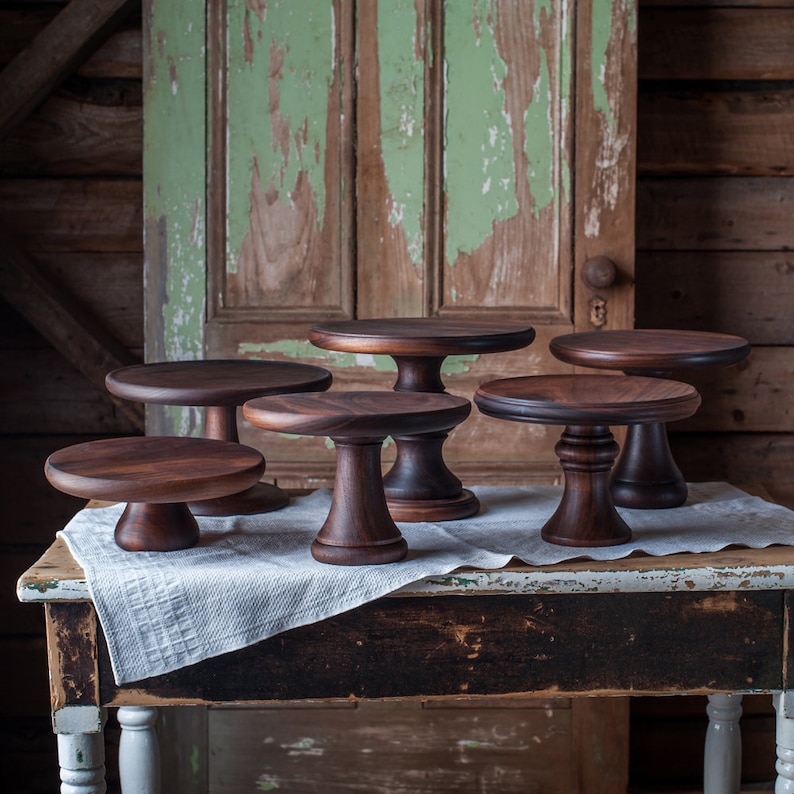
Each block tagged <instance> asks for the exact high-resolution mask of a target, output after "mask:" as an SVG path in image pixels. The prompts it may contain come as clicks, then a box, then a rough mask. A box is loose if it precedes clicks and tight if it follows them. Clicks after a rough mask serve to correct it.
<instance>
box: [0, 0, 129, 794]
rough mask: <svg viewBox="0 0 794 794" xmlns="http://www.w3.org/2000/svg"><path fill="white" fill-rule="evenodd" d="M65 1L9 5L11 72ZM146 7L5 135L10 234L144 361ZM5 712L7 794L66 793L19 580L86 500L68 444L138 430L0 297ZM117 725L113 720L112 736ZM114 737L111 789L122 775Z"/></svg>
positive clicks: (31, 617)
mask: <svg viewBox="0 0 794 794" xmlns="http://www.w3.org/2000/svg"><path fill="white" fill-rule="evenodd" d="M64 6H65V4H64V3H63V2H57V1H56V2H47V3H45V2H34V1H33V0H25V1H23V2H0V69H3V68H5V67H6V66H7V65H8V64H9V63H11V62H12V61H13V59H14V58H15V57H16V56H17V55H19V54H20V53H21V52H23V51H24V50H25V48H26V47H28V46H29V45H31V44H32V43H33V42H34V39H35V37H36V35H37V34H39V33H40V32H41V31H42V30H44V29H45V27H46V26H47V25H48V23H49V22H50V21H51V20H53V19H54V18H55V17H56V15H57V14H58V13H59V12H60V11H61V10H62V9H63V8H64ZM141 158H142V112H141V24H140V9H137V11H136V10H135V9H133V10H132V15H131V16H130V17H129V18H128V19H127V20H126V21H125V22H124V23H123V24H122V26H121V27H120V28H119V29H118V30H117V31H116V32H115V33H114V34H113V35H112V36H111V37H110V38H109V39H108V40H107V41H106V43H104V44H102V45H101V46H99V48H98V49H97V50H96V52H95V53H94V54H93V55H92V56H91V57H90V58H88V60H86V61H85V62H84V63H82V64H81V65H80V66H79V67H78V69H77V71H76V73H74V74H73V75H72V76H71V77H69V78H68V79H67V80H66V82H64V83H62V84H61V86H60V87H59V88H58V89H57V90H56V91H55V92H54V93H53V94H52V95H51V96H50V97H49V98H47V99H46V100H45V101H44V102H43V103H42V104H41V105H40V106H39V107H38V109H36V110H35V111H34V112H33V113H32V115H30V116H29V118H28V119H27V120H26V121H25V122H24V123H23V124H22V125H21V126H18V127H17V128H16V129H15V130H13V131H12V132H11V134H10V135H8V136H5V137H3V138H2V139H0V226H2V228H3V232H4V233H5V234H8V235H11V236H12V237H13V238H14V239H15V240H16V242H17V243H18V244H19V245H20V247H21V248H22V250H23V251H24V253H25V255H26V256H27V257H29V258H30V259H31V260H32V261H33V262H34V263H35V264H36V265H38V266H39V268H40V269H41V271H42V272H43V273H44V274H45V276H46V277H48V278H50V279H51V280H52V281H53V282H54V284H56V285H57V286H58V288H59V289H60V290H61V292H62V294H63V295H68V296H69V297H70V300H73V301H74V304H75V306H76V307H77V312H78V316H79V319H80V320H81V321H86V320H87V319H88V318H89V317H90V318H91V319H92V321H96V323H98V324H99V325H101V326H102V327H103V328H104V329H105V330H106V331H107V332H108V335H109V336H112V337H114V338H115V339H117V340H118V341H119V342H120V343H121V345H122V346H123V347H125V348H126V349H128V350H129V351H130V352H131V353H132V355H133V356H137V357H141V356H142V350H143V256H142V250H143V245H142V217H141V195H142V185H141V171H142V167H141ZM0 372H2V376H0V406H1V407H2V410H1V411H0V434H2V441H0V465H1V466H2V477H0V505H1V507H0V510H2V513H1V515H2V522H0V526H1V527H2V535H1V536H0V615H2V619H1V621H0V656H2V658H3V660H4V662H3V669H4V673H5V676H6V679H5V680H6V681H7V682H9V683H10V684H11V685H10V686H7V687H6V695H5V697H4V698H3V699H2V703H1V704H0V747H2V749H1V750H0V755H2V761H3V763H2V764H0V765H1V766H2V768H3V769H4V770H5V772H4V782H3V790H4V791H9V792H15V794H17V793H19V794H21V793H22V792H25V793H27V792H30V794H38V793H39V792H42V793H43V792H53V791H57V790H58V768H57V759H56V754H55V741H54V737H53V736H52V733H51V729H50V725H49V700H48V685H47V666H46V653H45V645H44V631H43V629H44V621H43V613H42V611H41V609H40V608H38V607H35V606H34V607H31V606H30V605H22V604H19V603H18V602H17V600H16V597H15V593H14V584H15V581H16V579H17V577H18V576H19V574H20V573H21V572H22V571H23V570H24V569H25V568H27V567H28V565H30V563H32V562H33V561H34V560H35V559H36V558H37V557H38V556H39V555H40V554H41V552H42V551H43V550H44V549H45V548H46V546H47V545H49V543H50V542H51V541H52V539H53V536H54V533H55V531H56V530H57V529H58V528H59V527H61V526H63V524H64V523H65V522H66V521H67V520H68V519H69V517H70V516H71V515H72V514H73V513H74V512H75V510H76V509H78V508H79V506H80V504H81V501H80V500H77V499H73V498H71V497H68V496H65V495H63V494H61V493H59V492H58V491H56V490H55V489H53V488H51V487H50V486H49V484H48V483H47V482H46V480H45V479H44V474H43V465H44V460H45V459H46V457H47V455H48V454H49V453H50V452H52V451H54V450H56V449H58V448H60V447H63V446H67V445H69V444H72V443H78V442H81V441H85V440H89V439H93V438H100V437H103V436H108V435H120V434H129V433H131V432H135V428H134V426H133V425H132V424H131V422H130V420H129V419H128V418H127V417H126V416H125V415H124V414H123V413H122V412H121V411H119V410H118V408H117V407H115V406H114V405H113V404H112V403H111V402H110V401H109V400H108V399H107V397H106V396H105V395H104V394H103V393H102V392H101V391H100V390H98V389H97V388H96V387H95V386H93V385H92V384H91V383H89V381H88V380H87V379H86V378H85V377H84V376H83V375H81V374H80V373H79V372H78V370H77V369H76V368H75V367H74V366H72V365H71V364H69V363H68V362H67V361H66V359H65V358H64V357H63V356H62V355H61V354H59V353H58V352H56V350H55V349H54V348H53V347H52V345H51V344H49V343H48V342H46V341H45V340H44V338H43V337H42V335H41V334H40V333H38V332H37V331H36V330H34V329H33V328H32V327H31V325H29V324H28V322H26V321H25V320H24V319H23V318H22V316H21V315H20V314H19V313H18V311H17V310H16V309H15V308H13V307H12V306H11V305H9V304H8V303H7V302H5V301H4V300H3V299H2V298H0ZM112 725H113V721H112V720H111V726H112ZM116 735H117V732H116V731H115V730H113V728H111V731H110V733H109V739H108V741H109V745H110V747H111V749H110V751H109V753H108V756H109V781H110V784H111V786H110V790H111V791H113V790H114V785H115V784H114V781H115V780H116V777H117V776H116V773H115V771H114V765H115V761H114V755H115V753H113V752H112V745H113V743H114V741H115V737H116Z"/></svg>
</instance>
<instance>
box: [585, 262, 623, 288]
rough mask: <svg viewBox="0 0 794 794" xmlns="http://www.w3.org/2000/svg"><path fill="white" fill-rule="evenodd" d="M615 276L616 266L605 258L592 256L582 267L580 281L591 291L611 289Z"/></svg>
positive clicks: (616, 273) (616, 272)
mask: <svg viewBox="0 0 794 794" xmlns="http://www.w3.org/2000/svg"><path fill="white" fill-rule="evenodd" d="M617 275H618V269H617V266H616V265H615V263H614V262H613V261H612V260H611V259H610V258H609V257H607V256H594V257H593V258H592V259H588V260H587V261H586V262H585V263H584V265H583V266H582V280H583V281H584V283H585V284H587V286H588V287H591V288H592V289H606V288H607V287H611V286H612V285H613V284H614V283H615V279H616V278H617Z"/></svg>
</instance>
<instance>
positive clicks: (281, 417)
mask: <svg viewBox="0 0 794 794" xmlns="http://www.w3.org/2000/svg"><path fill="white" fill-rule="evenodd" d="M470 411H471V403H470V402H469V401H468V400H465V399H463V398H462V397H453V396H452V395H450V394H410V393H409V394H394V393H393V392H389V391H381V392H377V391H376V392H328V393H325V394H285V395H281V396H278V397H261V398H258V399H255V400H250V401H249V402H247V403H246V404H245V405H244V406H243V414H244V416H245V418H246V419H248V421H249V422H251V424H253V425H256V426H257V427H262V428H265V429H267V430H276V431H279V432H283V433H297V434H299V435H309V436H329V437H330V438H331V439H332V440H333V442H334V444H335V446H336V479H335V480H334V491H333V500H332V503H331V509H330V511H329V513H328V517H327V519H326V520H325V523H324V524H323V526H322V528H321V529H320V531H319V533H318V534H317V538H316V539H315V541H314V542H313V543H312V548H311V552H312V555H313V556H314V558H315V559H316V560H319V561H320V562H326V563H332V564H335V565H365V564H379V563H386V562H396V561H397V560H401V559H403V557H405V555H406V554H407V552H408V545H407V544H406V542H405V539H404V538H403V537H402V535H401V534H400V530H399V529H398V528H397V525H396V524H395V523H394V520H393V518H392V516H391V514H390V512H389V509H388V508H387V505H386V496H385V493H384V489H383V477H382V476H381V447H382V444H383V440H384V439H385V438H386V436H389V435H392V436H393V435H394V434H395V433H397V434H411V435H413V434H416V433H440V432H446V431H449V430H450V429H451V428H453V427H456V426H457V425H458V424H460V423H461V422H462V421H463V420H464V419H465V418H466V417H467V416H468V415H469V413H470Z"/></svg>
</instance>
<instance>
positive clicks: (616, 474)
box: [549, 329, 750, 509]
mask: <svg viewBox="0 0 794 794" xmlns="http://www.w3.org/2000/svg"><path fill="white" fill-rule="evenodd" d="M549 349H550V350H551V352H552V354H553V355H554V356H556V357H557V358H558V359H560V360H561V361H565V362H567V363H568V364H575V365H577V366H582V367H593V368H596V369H618V370H622V371H623V372H624V373H625V374H626V375H645V376H648V377H658V378H665V377H669V376H670V374H671V373H672V372H673V370H678V369H698V368H702V367H725V366H729V365H731V364H735V363H737V362H739V361H741V360H742V359H745V358H747V356H748V354H749V353H750V345H749V343H748V342H747V340H746V339H742V338H741V337H739V336H731V335H729V334H715V333H708V332H705V331H679V330H652V329H628V330H614V331H588V332H584V333H578V334H566V335H565V336H558V337H556V338H555V339H552V341H551V343H550V345H549ZM611 487H612V498H613V499H614V501H615V504H617V505H620V506H622V507H635V508H651V509H652V508H667V507H678V506H679V505H682V504H683V503H684V502H685V501H686V497H687V485H686V482H685V480H684V478H683V476H682V475H681V472H680V471H679V469H678V466H676V464H675V461H674V460H673V455H672V453H671V451H670V445H669V443H668V440H667V429H666V427H665V425H664V423H662V422H651V423H647V424H639V425H632V426H631V427H629V428H628V432H627V435H626V441H625V443H624V445H623V451H622V452H621V455H620V458H618V462H617V463H616V464H615V468H614V470H613V472H612V486H611Z"/></svg>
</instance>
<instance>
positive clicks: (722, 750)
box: [18, 540, 794, 794]
mask: <svg viewBox="0 0 794 794" xmlns="http://www.w3.org/2000/svg"><path fill="white" fill-rule="evenodd" d="M792 590H794V548H791V547H770V548H767V549H735V548H734V549H729V550H726V551H722V552H717V553H708V554H697V555H696V554H678V555H670V556H668V557H645V556H643V557H634V558H630V559H624V560H619V561H612V562H609V563H604V562H598V563H595V562H588V561H580V562H573V563H567V564H557V565H550V566H546V567H542V568H532V567H527V566H517V567H507V568H504V569H501V570H498V571H459V572H455V573H452V574H449V575H445V576H438V577H431V578H428V579H425V580H423V581H421V582H418V583H416V584H414V585H411V586H409V587H405V588H403V589H402V590H400V591H398V592H397V593H395V594H394V595H393V596H390V598H401V597H408V598H413V597H421V596H432V595H439V594H444V595H448V594H455V595H464V594H477V595H483V594H491V595H494V596H497V597H508V598H509V597H510V596H512V595H520V594H542V595H546V594H574V595H581V596H582V597H587V595H588V594H592V593H665V594H666V593H675V592H710V593H719V592H728V593H743V592H749V591H792ZM18 597H19V599H20V600H21V601H24V602H36V603H44V604H45V606H52V605H55V604H74V605H82V606H83V607H86V606H87V607H88V609H89V610H90V611H91V612H93V610H92V607H91V597H90V593H89V588H88V583H87V582H86V579H85V575H84V573H83V571H82V569H81V568H80V567H79V566H78V565H77V563H76V562H75V561H74V559H73V558H72V557H71V555H70V553H69V551H68V549H67V547H66V545H65V543H64V542H63V541H61V540H56V542H55V543H54V544H53V545H52V546H51V547H50V549H49V550H48V551H47V552H46V554H45V555H44V556H43V557H42V558H41V560H39V562H38V563H36V565H34V566H33V567H31V568H30V569H29V570H28V571H27V572H26V573H25V574H23V576H22V577H21V578H20V580H19V583H18ZM786 610H787V607H786ZM787 615H788V612H787V611H786V612H785V614H784V615H783V618H785V619H782V620H781V621H780V622H781V626H780V631H781V632H783V634H784V639H783V642H782V645H783V648H784V654H783V656H784V658H782V659H781V660H780V666H781V669H780V680H781V682H783V681H785V680H787V678H786V676H787V667H788V659H787V657H788V654H789V652H790V651H789V648H788V638H787V631H788V625H787V624H788V621H787ZM47 629H48V648H49V664H50V673H51V687H52V698H53V704H54V708H53V726H54V731H55V733H56V734H57V735H58V746H59V757H60V763H61V775H62V780H63V783H64V788H63V791H69V792H78V791H80V792H86V794H95V793H96V794H98V793H99V792H103V791H104V790H105V789H104V782H103V776H104V766H103V765H104V756H103V753H104V750H103V745H102V740H101V732H102V726H103V722H104V713H105V709H104V706H105V705H106V704H104V703H102V702H100V698H99V696H98V694H96V695H95V697H94V698H93V700H92V701H91V702H77V703H76V702H73V701H74V700H75V698H74V697H72V696H70V695H69V693H67V692H66V691H65V690H64V687H63V682H62V681H61V676H62V670H61V660H62V651H63V647H64V642H66V643H67V644H68V643H69V642H70V638H69V637H68V636H65V635H64V627H63V626H58V624H57V621H56V620H54V619H53V616H52V614H51V611H50V610H49V609H48V610H47ZM59 631H60V632H61V634H60V636H57V635H58V632H59ZM67 634H68V632H67ZM95 640H96V638H93V640H92V642H90V643H89V644H88V645H86V644H85V643H83V644H82V646H81V645H80V642H77V643H76V645H77V646H78V647H77V650H76V652H78V653H79V652H80V650H81V649H82V650H83V651H84V652H85V649H86V648H93V651H94V653H96V641H95ZM704 651H709V649H704ZM707 655H708V654H707V653H706V654H704V658H706V657H707ZM87 661H88V662H89V663H90V664H93V665H94V670H95V671H96V660H95V659H93V660H87ZM704 664H705V662H704ZM96 675H97V676H98V672H96ZM98 691H99V689H98V687H97V693H98ZM135 691H136V690H135V689H134V688H133V689H131V690H128V691H127V692H126V693H125V697H124V698H123V704H122V705H121V706H120V708H119V710H118V718H119V723H120V725H121V727H122V740H121V747H120V773H121V776H122V785H123V787H124V789H123V790H124V792H125V794H131V793H132V792H136V793H137V792H140V793H141V794H144V793H147V794H148V793H150V792H158V791H159V770H158V766H157V758H158V755H157V742H156V736H155V732H154V721H155V714H156V710H155V708H154V707H153V705H152V704H153V703H157V704H165V703H166V701H164V700H162V699H159V700H158V699H156V698H155V699H152V698H150V697H148V698H147V696H146V694H145V693H144V692H141V693H140V698H139V700H138V702H136V698H135ZM758 691H759V690H758V689H757V688H753V687H752V685H749V686H748V685H745V684H743V685H741V686H740V685H739V684H738V683H737V688H736V691H735V692H710V693H707V694H708V695H709V705H708V715H709V720H710V723H709V729H708V732H707V739H706V747H705V756H706V758H705V766H704V791H705V792H706V794H730V793H731V792H738V791H739V779H740V769H741V757H740V734H739V718H740V715H741V695H742V692H758ZM761 691H769V692H770V693H771V694H772V695H773V697H774V701H775V707H776V709H777V715H778V716H777V743H778V762H777V772H778V779H777V784H776V788H775V791H776V792H777V793H778V794H782V793H783V792H794V691H782V690H779V691H775V690H772V689H767V690H761ZM657 693H658V694H671V692H669V691H668V690H665V689H663V688H660V689H659V690H658V691H657ZM571 694H587V693H586V692H579V693H571ZM77 700H79V698H78V699H77ZM113 705H119V704H118V703H114V704H113Z"/></svg>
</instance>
